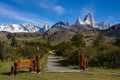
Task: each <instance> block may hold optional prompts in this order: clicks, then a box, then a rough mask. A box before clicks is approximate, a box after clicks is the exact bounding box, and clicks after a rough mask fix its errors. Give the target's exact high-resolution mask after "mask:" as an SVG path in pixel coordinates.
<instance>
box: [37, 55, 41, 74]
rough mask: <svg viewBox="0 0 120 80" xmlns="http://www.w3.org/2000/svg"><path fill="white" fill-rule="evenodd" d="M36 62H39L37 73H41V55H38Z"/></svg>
mask: <svg viewBox="0 0 120 80" xmlns="http://www.w3.org/2000/svg"><path fill="white" fill-rule="evenodd" d="M36 63H37V73H40V56H39V55H37V56H36Z"/></svg>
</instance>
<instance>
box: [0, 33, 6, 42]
mask: <svg viewBox="0 0 120 80" xmlns="http://www.w3.org/2000/svg"><path fill="white" fill-rule="evenodd" d="M0 41H8V39H7V37H6V35H5V34H4V33H3V32H0Z"/></svg>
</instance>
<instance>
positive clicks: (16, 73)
mask: <svg viewBox="0 0 120 80" xmlns="http://www.w3.org/2000/svg"><path fill="white" fill-rule="evenodd" d="M17 64H18V63H17V62H15V63H14V66H15V75H16V76H18V69H17Z"/></svg>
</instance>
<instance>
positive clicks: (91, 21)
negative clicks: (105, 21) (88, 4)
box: [83, 13, 95, 27]
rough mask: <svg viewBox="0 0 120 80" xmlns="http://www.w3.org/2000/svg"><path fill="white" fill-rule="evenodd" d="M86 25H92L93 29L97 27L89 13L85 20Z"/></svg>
mask: <svg viewBox="0 0 120 80" xmlns="http://www.w3.org/2000/svg"><path fill="white" fill-rule="evenodd" d="M83 21H84V22H85V24H90V25H92V26H93V27H94V26H95V21H94V18H93V16H92V14H91V13H88V15H86V16H85V18H84V20H83Z"/></svg>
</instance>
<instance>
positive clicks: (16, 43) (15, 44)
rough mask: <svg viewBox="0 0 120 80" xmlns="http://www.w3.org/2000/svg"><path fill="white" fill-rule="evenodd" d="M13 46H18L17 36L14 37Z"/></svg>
mask: <svg viewBox="0 0 120 80" xmlns="http://www.w3.org/2000/svg"><path fill="white" fill-rule="evenodd" d="M11 45H12V46H18V42H17V41H16V39H15V37H13V38H12V43H11Z"/></svg>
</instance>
